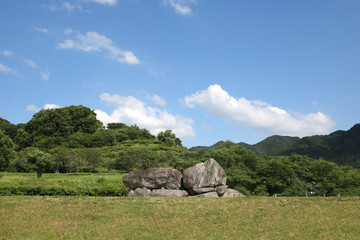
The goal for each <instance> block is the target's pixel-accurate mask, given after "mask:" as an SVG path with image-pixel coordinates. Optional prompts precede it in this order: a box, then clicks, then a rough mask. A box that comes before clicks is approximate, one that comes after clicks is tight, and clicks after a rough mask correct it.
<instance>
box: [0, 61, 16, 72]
mask: <svg viewBox="0 0 360 240" xmlns="http://www.w3.org/2000/svg"><path fill="white" fill-rule="evenodd" d="M0 72H3V73H12V74H18V71H17V70H16V69H13V68H11V67H8V66H6V65H4V64H1V63H0Z"/></svg>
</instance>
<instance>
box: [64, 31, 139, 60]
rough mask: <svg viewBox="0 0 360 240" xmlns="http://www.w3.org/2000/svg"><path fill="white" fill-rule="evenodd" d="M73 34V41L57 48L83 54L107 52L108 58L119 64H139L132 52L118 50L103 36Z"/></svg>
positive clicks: (88, 33)
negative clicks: (74, 50) (77, 51)
mask: <svg viewBox="0 0 360 240" xmlns="http://www.w3.org/2000/svg"><path fill="white" fill-rule="evenodd" d="M70 33H71V32H70ZM70 33H69V34H70ZM75 34H76V36H75V39H66V40H64V41H63V42H62V43H60V44H58V48H59V49H76V50H80V51H84V52H91V51H97V52H107V53H108V56H109V57H110V58H112V59H115V60H117V61H119V62H121V63H127V64H139V63H140V61H139V59H138V58H137V57H136V56H135V55H134V53H133V52H130V51H124V50H120V49H119V47H117V46H116V45H115V44H114V42H113V41H112V40H111V39H110V38H107V37H106V36H104V35H101V34H98V33H97V32H87V33H86V34H85V35H83V34H81V33H78V32H76V33H75Z"/></svg>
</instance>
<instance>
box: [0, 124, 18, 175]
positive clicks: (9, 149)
mask: <svg viewBox="0 0 360 240" xmlns="http://www.w3.org/2000/svg"><path fill="white" fill-rule="evenodd" d="M14 155H15V150H14V143H13V141H12V140H11V138H10V137H9V136H7V135H6V134H5V132H4V131H2V130H0V171H5V170H7V168H8V167H9V165H10V161H11V160H12V159H13V158H14Z"/></svg>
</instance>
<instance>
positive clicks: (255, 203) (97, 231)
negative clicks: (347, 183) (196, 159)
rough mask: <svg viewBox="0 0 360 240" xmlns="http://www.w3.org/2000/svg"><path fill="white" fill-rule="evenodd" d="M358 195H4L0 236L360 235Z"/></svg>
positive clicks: (147, 237) (0, 217)
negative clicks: (287, 196)
mask: <svg viewBox="0 0 360 240" xmlns="http://www.w3.org/2000/svg"><path fill="white" fill-rule="evenodd" d="M359 216H360V198H358V197H354V198H344V197H341V198H317V197H316V198H315V197H309V198H305V197H303V198H270V197H268V198H266V197H259V198H254V197H248V198H227V199H226V198H207V199H205V198H127V197H47V196H3V197H0V239H360V221H359V220H360V218H359Z"/></svg>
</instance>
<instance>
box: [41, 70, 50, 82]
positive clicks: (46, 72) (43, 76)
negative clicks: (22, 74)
mask: <svg viewBox="0 0 360 240" xmlns="http://www.w3.org/2000/svg"><path fill="white" fill-rule="evenodd" d="M40 76H41V79H42V80H49V77H50V72H49V70H47V69H45V70H43V71H40Z"/></svg>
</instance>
